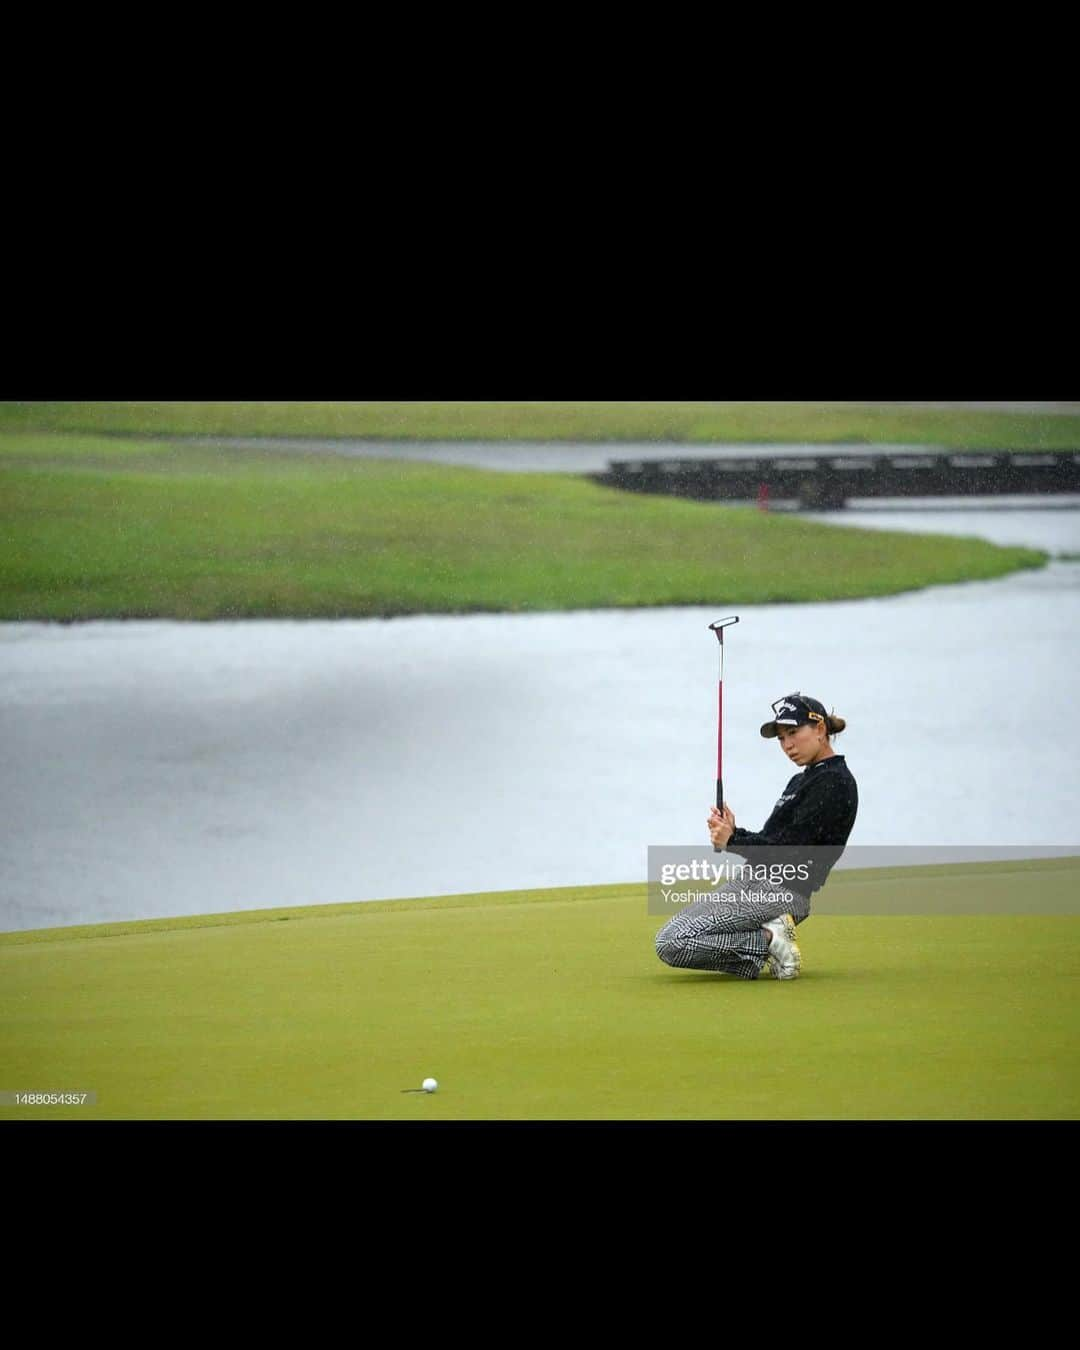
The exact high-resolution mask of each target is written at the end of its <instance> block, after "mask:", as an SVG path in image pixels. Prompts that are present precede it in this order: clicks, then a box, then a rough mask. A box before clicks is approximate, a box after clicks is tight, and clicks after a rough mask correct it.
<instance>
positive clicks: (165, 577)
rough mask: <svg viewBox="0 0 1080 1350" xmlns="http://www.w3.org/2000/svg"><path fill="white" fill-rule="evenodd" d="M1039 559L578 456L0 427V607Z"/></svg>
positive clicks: (385, 613) (489, 593) (586, 588)
mask: <svg viewBox="0 0 1080 1350" xmlns="http://www.w3.org/2000/svg"><path fill="white" fill-rule="evenodd" d="M1045 561H1046V555H1045V554H1044V553H1042V552H1040V551H1037V550H1034V549H1025V548H1000V547H997V546H995V545H993V544H990V543H987V542H985V541H983V540H978V539H966V538H955V537H952V536H941V535H915V534H908V533H906V532H897V533H888V532H885V531H881V530H858V529H849V528H846V527H840V526H831V525H823V524H819V523H817V522H814V521H809V520H805V519H801V518H799V517H798V516H795V515H788V514H768V513H763V512H760V511H756V510H754V509H752V508H748V507H733V506H721V505H717V504H713V503H708V502H690V501H681V500H678V499H673V498H669V497H652V496H643V495H640V494H635V493H621V492H617V491H614V490H613V489H610V488H605V487H601V486H599V485H598V484H596V483H593V482H591V481H588V480H586V479H584V478H579V477H575V476H572V475H558V474H512V473H495V472H491V471H486V470H480V469H470V468H457V467H455V468H451V467H445V466H436V465H430V464H423V463H415V462H409V463H404V462H401V461H393V460H383V459H377V460H356V459H344V458H340V457H336V456H330V455H327V456H313V455H305V454H300V453H296V454H287V453H282V452H259V451H252V450H224V449H213V448H209V447H205V446H195V447H192V446H180V445H174V444H169V443H164V442H160V441H158V442H149V441H140V440H135V439H126V438H117V437H85V436H74V435H72V436H66V435H60V434H53V435H32V434H19V435H0V620H9V621H19V620H22V621H26V620H59V621H73V620H89V619H127V618H171V619H194V620H212V619H241V618H322V619H334V618H358V617H369V616H381V617H390V616H394V615H403V614H437V613H466V612H470V611H541V610H566V609H602V608H616V607H634V606H651V605H704V604H714V603H715V604H722V605H733V604H737V603H738V604H764V603H776V602H785V601H790V602H801V601H820V600H846V599H857V598H862V597H867V596H881V595H892V594H895V593H897V592H900V591H907V590H914V589H918V588H921V587H924V586H930V585H940V584H944V583H949V582H959V581H974V580H986V579H989V578H992V577H998V576H1002V575H1005V574H1006V573H1008V572H1011V571H1015V570H1016V569H1017V568H1022V567H1037V566H1041V565H1042V564H1043V563H1045Z"/></svg>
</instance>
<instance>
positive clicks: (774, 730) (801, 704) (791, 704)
mask: <svg viewBox="0 0 1080 1350" xmlns="http://www.w3.org/2000/svg"><path fill="white" fill-rule="evenodd" d="M772 710H773V720H772V721H771V722H766V723H764V725H763V726H762V728H761V734H762V735H763V736H766V737H768V736H778V735H779V734H780V728H781V727H804V726H806V724H807V723H808V722H824V721H825V719H826V718H827V717H828V713H827V712H826V711H825V705H824V704H823V703H819V702H818V701H817V699H816V698H810V697H809V695H807V694H800V693H799V692H798V691H797V690H796V692H795V693H794V694H785V695H784V697H783V698H778V699H777V700H776V702H775V703H774V704H773V705H772Z"/></svg>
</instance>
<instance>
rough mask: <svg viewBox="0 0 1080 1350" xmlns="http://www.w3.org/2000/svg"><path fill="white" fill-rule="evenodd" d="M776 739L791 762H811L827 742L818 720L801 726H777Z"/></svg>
mask: <svg viewBox="0 0 1080 1350" xmlns="http://www.w3.org/2000/svg"><path fill="white" fill-rule="evenodd" d="M776 739H777V740H778V741H779V742H780V749H781V750H783V752H784V754H785V755H787V757H788V759H790V760H791V762H792V764H800V765H806V764H813V763H814V761H815V760H816V759H817V758H818V756H819V755H820V754H821V752H822V750H824V749H825V748H826V747H827V746H828V744H829V742H828V740H827V739H826V737H825V728H824V727H823V726H822V724H821V723H820V722H807V723H805V724H804V725H803V726H801V727H778V728H777V732H776Z"/></svg>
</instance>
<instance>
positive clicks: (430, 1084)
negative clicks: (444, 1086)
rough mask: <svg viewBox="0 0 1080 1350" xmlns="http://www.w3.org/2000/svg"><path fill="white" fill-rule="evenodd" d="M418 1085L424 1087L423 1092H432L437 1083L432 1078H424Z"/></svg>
mask: <svg viewBox="0 0 1080 1350" xmlns="http://www.w3.org/2000/svg"><path fill="white" fill-rule="evenodd" d="M420 1086H421V1087H422V1088H423V1089H424V1091H425V1092H434V1091H435V1089H436V1088H437V1087H438V1086H439V1085H438V1083H437V1082H436V1081H435V1079H434V1078H425V1079H424V1081H423V1082H422V1083H421V1084H420Z"/></svg>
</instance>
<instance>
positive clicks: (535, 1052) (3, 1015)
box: [0, 859, 1080, 1121]
mask: <svg viewBox="0 0 1080 1350" xmlns="http://www.w3.org/2000/svg"><path fill="white" fill-rule="evenodd" d="M988 875H989V873H988V872H987V871H985V870H984V871H983V872H980V871H979V870H978V869H972V868H971V867H970V866H968V867H963V866H958V867H956V868H952V869H949V868H944V867H936V868H933V869H906V875H896V876H890V877H885V878H874V877H872V876H871V874H869V873H855V872H852V873H846V874H844V873H839V874H834V876H833V878H832V879H831V880H830V883H829V887H828V888H827V892H834V891H835V893H836V896H837V900H838V901H839V904H838V906H837V907H838V908H841V909H843V910H844V911H845V912H843V913H830V912H828V910H829V909H830V906H829V905H828V904H826V903H825V897H826V893H822V895H821V896H820V897H819V900H820V902H821V904H820V907H819V909H820V912H816V913H814V914H813V915H812V916H811V918H810V919H809V920H808V921H807V922H806V923H805V924H803V925H802V926H801V927H800V930H799V932H800V942H801V945H802V948H803V958H804V967H803V968H804V974H803V976H802V978H801V979H799V980H796V981H791V982H785V983H779V982H777V981H774V980H772V979H768V978H762V979H760V980H758V981H755V982H746V981H741V980H738V979H734V978H732V977H730V976H723V975H710V974H704V973H699V972H692V971H681V970H672V969H670V968H668V967H667V966H664V965H662V964H661V963H660V962H659V961H658V960H657V958H656V955H655V952H654V950H653V937H654V934H655V932H656V931H657V929H658V928H659V926H660V924H661V922H662V920H660V919H658V918H657V917H656V916H655V915H650V914H648V913H647V911H646V904H645V887H644V886H643V885H641V886H607V887H591V888H585V889H561V890H553V891H527V892H513V893H506V894H500V893H491V894H485V895H473V896H454V897H446V898H442V899H433V900H416V901H395V902H379V903H372V904H353V905H340V906H319V907H314V908H312V909H293V910H264V911H260V912H247V913H240V914H231V915H209V916H205V917H202V918H188V919H175V920H154V921H147V922H141V923H129V924H113V925H99V926H94V927H88V928H79V929H50V930H44V931H42V932H38V933H9V934H3V935H0V1028H2V1031H0V1037H2V1044H0V1065H2V1071H0V1090H4V1091H7V1092H13V1091H46V1092H69V1091H86V1092H89V1091H93V1092H96V1094H97V1105H95V1106H84V1107H11V1106H4V1107H0V1119H15V1118H19V1119H56V1118H69V1119H81V1120H90V1119H98V1120H101V1119H109V1120H162V1119H171V1120H303V1119H317V1120H319V1119H326V1120H360V1121H364V1120H372V1121H375V1120H406V1121H413V1120H429V1121H440V1120H881V1119H887V1120H984V1119H1004V1120H1038V1119H1076V1118H1077V1115H1078V1114H1080V1050H1078V1046H1080V980H1078V977H1080V914H1078V913H1077V904H1076V901H1077V895H1078V887H1080V861H1078V860H1074V859H1073V860H1067V861H1066V862H1062V861H1061V860H1054V865H1052V866H1049V865H1047V864H1044V863H1041V862H1033V863H1030V864H1025V865H1022V866H1017V867H1015V869H1014V870H1013V871H1012V873H1011V875H1012V877H1013V882H1012V891H1013V896H1014V900H1015V906H1016V909H1017V910H1020V909H1022V908H1023V907H1024V906H1025V905H1026V906H1028V907H1029V911H1034V910H1036V909H1038V908H1039V907H1041V906H1045V907H1048V908H1049V909H1050V910H1051V912H1053V911H1054V908H1055V906H1056V907H1057V910H1059V911H1060V910H1061V909H1063V908H1064V909H1069V908H1071V910H1072V912H1071V913H1068V914H1065V915H1062V914H1060V913H1059V914H1058V916H1057V917H1044V916H1042V915H1041V914H1039V913H1036V912H1026V913H1024V912H1015V913H993V914H985V915H982V916H972V915H970V914H964V913H954V912H951V911H952V910H953V909H955V908H959V909H964V908H965V907H970V905H971V903H972V896H973V895H975V894H976V893H977V892H978V890H979V889H980V887H982V886H983V884H984V882H985V879H986V877H987V876H988ZM841 892H843V895H842V896H841V894H840V893H841ZM1003 896H1004V892H1002V893H1001V895H1000V896H999V899H1001V898H1002V897H1003ZM905 903H906V905H907V907H908V908H914V909H921V910H923V911H927V912H923V913H903V912H902V911H903V909H904V907H905ZM860 909H862V910H864V911H869V912H864V913H861V914H860V913H858V912H857V911H859V910H860ZM883 909H884V910H885V911H887V912H882V910H883ZM429 1075H431V1076H434V1077H435V1078H437V1079H438V1080H439V1084H440V1086H439V1090H438V1092H437V1093H435V1094H433V1095H426V1094H420V1093H409V1092H405V1091H404V1089H410V1088H417V1087H419V1085H420V1082H421V1080H422V1079H423V1078H425V1077H427V1076H429Z"/></svg>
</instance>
